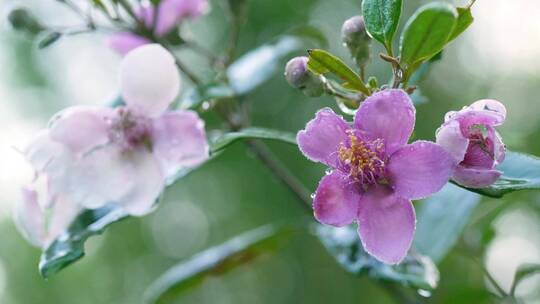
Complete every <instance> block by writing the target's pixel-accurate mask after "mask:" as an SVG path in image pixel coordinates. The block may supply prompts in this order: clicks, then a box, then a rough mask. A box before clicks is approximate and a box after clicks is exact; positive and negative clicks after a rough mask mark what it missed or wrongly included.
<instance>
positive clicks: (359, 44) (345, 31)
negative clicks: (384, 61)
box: [341, 16, 371, 66]
mask: <svg viewBox="0 0 540 304" xmlns="http://www.w3.org/2000/svg"><path fill="white" fill-rule="evenodd" d="M341 35H342V38H343V43H344V44H345V46H346V47H347V48H348V49H349V52H350V53H351V56H352V57H353V59H354V61H355V63H356V64H357V65H358V66H364V65H365V64H366V63H367V62H368V60H369V45H370V42H371V38H370V37H369V36H368V34H367V32H366V25H365V23H364V17H362V16H354V17H352V18H350V19H348V20H346V21H345V22H344V23H343V27H342V28H341Z"/></svg>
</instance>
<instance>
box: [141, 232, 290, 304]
mask: <svg viewBox="0 0 540 304" xmlns="http://www.w3.org/2000/svg"><path fill="white" fill-rule="evenodd" d="M290 234H291V230H289V229H285V228H278V227H275V226H270V225H269V226H264V227H261V228H258V229H255V230H252V231H249V232H247V233H244V234H241V235H239V236H237V237H235V238H233V239H231V240H229V241H227V242H225V243H223V244H221V245H218V246H215V247H212V248H209V249H207V250H205V251H203V252H200V253H198V254H196V255H195V256H193V257H192V258H190V259H188V260H187V261H182V262H180V263H179V264H177V265H175V266H173V267H171V268H170V269H169V270H168V271H167V272H165V273H164V274H163V275H162V276H161V277H159V278H158V279H157V280H156V281H154V283H152V285H150V287H149V288H148V290H147V291H146V293H145V303H171V301H174V300H176V299H177V298H178V297H179V296H180V295H181V294H182V292H184V291H186V290H188V289H190V288H192V287H195V286H197V285H199V284H200V283H201V282H202V281H203V280H204V279H205V278H206V277H208V276H216V275H223V274H225V273H227V272H228V271H230V270H232V269H234V268H236V267H238V266H241V265H244V264H246V263H248V262H251V261H253V260H254V259H256V258H258V257H259V256H261V255H263V254H267V253H269V252H272V251H275V250H276V249H277V248H279V247H280V245H281V244H282V243H283V242H284V241H285V240H287V239H288V237H289V236H290Z"/></svg>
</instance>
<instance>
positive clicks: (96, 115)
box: [49, 106, 113, 154]
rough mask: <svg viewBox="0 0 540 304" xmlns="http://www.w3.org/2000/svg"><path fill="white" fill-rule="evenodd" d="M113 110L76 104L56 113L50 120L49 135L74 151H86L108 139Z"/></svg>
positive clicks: (104, 142)
mask: <svg viewBox="0 0 540 304" xmlns="http://www.w3.org/2000/svg"><path fill="white" fill-rule="evenodd" d="M112 115H113V111H112V110H111V109H109V108H105V107H90V106H76V107H70V108H67V109H65V110H63V111H61V112H60V113H58V114H56V115H55V116H54V117H53V118H52V119H51V122H50V127H49V129H50V133H49V134H50V137H51V139H53V140H55V141H58V142H60V143H62V144H64V145H65V146H67V147H68V148H69V149H70V150H71V151H72V152H74V153H80V154H82V153H86V152H88V151H89V150H91V149H93V148H95V147H97V146H100V145H104V144H106V143H107V142H108V141H109V124H108V123H107V120H108V119H109V118H110V117H112Z"/></svg>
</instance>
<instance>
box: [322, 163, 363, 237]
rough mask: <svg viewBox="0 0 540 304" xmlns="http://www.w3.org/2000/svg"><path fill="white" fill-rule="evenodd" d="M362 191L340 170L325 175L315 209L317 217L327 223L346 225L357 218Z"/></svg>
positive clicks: (338, 225)
mask: <svg viewBox="0 0 540 304" xmlns="http://www.w3.org/2000/svg"><path fill="white" fill-rule="evenodd" d="M359 200H360V192H359V191H358V189H357V188H355V184H354V183H353V182H351V180H350V179H348V178H347V177H346V176H344V175H342V174H341V173H340V172H339V171H334V172H332V173H331V174H329V175H326V176H324V177H323V178H322V179H321V182H320V183H319V187H318V188H317V193H316V194H315V199H314V200H313V210H314V213H315V218H316V219H317V220H318V221H319V222H321V223H323V224H326V225H332V226H337V227H340V226H345V225H348V224H350V223H352V221H353V220H354V219H355V218H356V214H357V211H358V202H359Z"/></svg>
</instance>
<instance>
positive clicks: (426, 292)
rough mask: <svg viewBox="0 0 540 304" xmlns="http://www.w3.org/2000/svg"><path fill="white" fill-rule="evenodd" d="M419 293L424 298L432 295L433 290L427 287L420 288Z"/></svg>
mask: <svg viewBox="0 0 540 304" xmlns="http://www.w3.org/2000/svg"><path fill="white" fill-rule="evenodd" d="M418 294H419V295H420V296H422V297H424V298H429V297H431V291H429V290H425V289H418Z"/></svg>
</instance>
